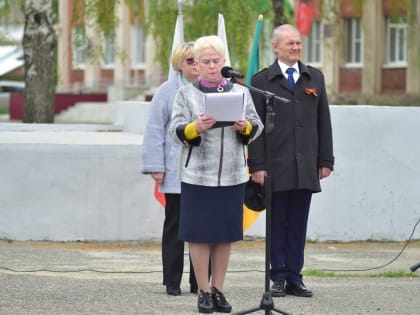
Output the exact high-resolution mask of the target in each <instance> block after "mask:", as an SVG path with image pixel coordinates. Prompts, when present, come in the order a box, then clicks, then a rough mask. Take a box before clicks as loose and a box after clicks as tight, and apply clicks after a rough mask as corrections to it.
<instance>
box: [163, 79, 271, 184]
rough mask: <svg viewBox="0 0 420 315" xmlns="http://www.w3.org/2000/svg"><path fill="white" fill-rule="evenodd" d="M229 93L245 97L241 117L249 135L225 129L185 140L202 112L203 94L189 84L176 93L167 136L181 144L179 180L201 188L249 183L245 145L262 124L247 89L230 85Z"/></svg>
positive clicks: (210, 131) (253, 137)
mask: <svg viewBox="0 0 420 315" xmlns="http://www.w3.org/2000/svg"><path fill="white" fill-rule="evenodd" d="M230 92H243V93H244V95H245V97H244V117H245V118H246V119H247V120H248V121H249V122H250V123H251V124H252V126H253V128H252V133H251V135H249V136H244V135H241V134H240V133H239V132H237V131H233V130H231V127H230V126H228V127H220V128H212V129H208V130H206V131H205V132H203V133H202V134H201V136H200V137H199V138H196V139H193V140H192V141H188V140H187V139H185V134H184V129H185V126H186V125H187V124H189V123H191V122H193V121H195V120H196V118H197V116H198V115H199V114H200V113H202V112H204V109H203V107H204V104H203V97H202V94H203V92H202V91H200V90H199V89H198V88H197V87H195V86H194V85H192V84H190V85H188V86H185V87H183V88H181V89H179V90H178V92H177V94H176V97H175V101H174V104H173V107H172V119H171V124H170V127H169V134H170V136H171V137H172V138H173V139H174V141H176V142H178V143H181V144H182V145H183V146H182V149H181V155H180V160H179V165H178V179H179V180H180V181H182V182H185V183H189V184H193V185H203V186H233V185H238V184H241V183H245V182H247V181H248V179H249V175H248V168H247V157H246V145H247V144H248V143H249V142H250V141H253V140H254V139H255V138H256V137H258V136H259V135H260V134H261V132H262V130H263V124H262V122H261V120H260V118H259V116H258V114H257V112H256V110H255V107H254V103H253V102H252V98H251V95H250V94H249V91H248V89H246V88H245V87H242V86H241V85H239V84H233V88H232V89H231V90H230V91H228V92H224V93H230ZM226 106H229V104H226Z"/></svg>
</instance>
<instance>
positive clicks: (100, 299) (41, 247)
mask: <svg viewBox="0 0 420 315" xmlns="http://www.w3.org/2000/svg"><path fill="white" fill-rule="evenodd" d="M403 246H404V243H317V244H308V245H307V250H306V262H305V270H306V271H308V270H309V269H315V270H352V271H346V272H334V275H306V276H305V283H306V285H307V286H308V287H310V288H311V289H312V290H313V291H314V296H313V297H312V298H299V297H294V296H286V297H282V298H273V304H274V307H275V308H276V309H277V310H279V311H282V312H284V313H288V314H319V315H328V314H340V315H342V314H343V315H344V314H369V315H372V314H410V315H414V314H420V277H419V276H420V269H419V270H417V272H416V273H411V274H410V270H409V267H410V266H412V265H414V264H415V263H417V262H420V241H415V242H410V243H408V246H407V247H406V249H405V250H404V251H403V252H402V254H401V255H400V257H399V258H398V259H396V260H395V261H394V262H392V263H391V264H389V265H388V266H386V267H384V268H379V269H374V270H369V271H354V270H360V269H368V268H374V267H378V266H382V265H384V264H387V263H388V262H389V261H391V260H392V259H393V258H395V257H396V256H397V255H398V254H399V252H400V251H401V249H402V247H403ZM264 248H265V243H264V241H261V240H247V241H243V242H240V243H237V244H235V246H234V248H233V250H232V255H231V261H230V264H229V270H228V274H227V278H226V281H225V288H224V292H225V295H226V296H227V298H228V300H229V301H230V302H231V304H232V305H233V312H237V313H243V312H244V311H245V310H248V309H250V308H258V307H259V305H260V302H261V299H262V296H263V293H264V284H265V273H264V266H265V263H264V261H265V249H264ZM186 257H187V255H186ZM185 266H186V267H185V270H186V271H188V264H187V259H186V262H185ZM384 272H403V273H405V274H406V276H404V277H403V276H400V277H371V276H369V275H372V274H376V275H378V274H380V273H384ZM338 275H339V276H338ZM407 275H408V276H407ZM410 275H411V276H410ZM181 289H182V290H183V292H182V295H181V296H168V295H166V293H165V291H164V286H162V272H161V257H160V247H159V244H158V243H157V242H152V241H150V242H147V243H144V242H143V243H118V244H116V243H83V242H82V243H54V242H7V241H0V314H1V315H9V314H11V315H18V314H19V315H20V314H31V315H32V314H124V315H129V314H197V296H196V295H194V294H191V293H189V285H188V276H187V275H185V276H184V279H183V282H182V288H181ZM265 313H266V312H265V311H264V310H259V311H256V312H252V314H265ZM276 313H278V312H273V314H276Z"/></svg>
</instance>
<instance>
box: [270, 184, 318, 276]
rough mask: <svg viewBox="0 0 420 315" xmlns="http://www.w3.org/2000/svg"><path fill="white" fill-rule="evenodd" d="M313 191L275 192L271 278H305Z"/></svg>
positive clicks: (272, 214) (272, 212)
mask: <svg viewBox="0 0 420 315" xmlns="http://www.w3.org/2000/svg"><path fill="white" fill-rule="evenodd" d="M311 198H312V192H311V191H309V190H293V191H281V192H273V197H272V203H271V205H272V206H271V207H272V210H271V252H270V253H271V271H270V277H271V280H273V281H276V280H287V281H290V282H297V281H301V280H302V274H301V270H302V268H303V263H304V250H305V243H306V228H307V224H308V216H309V207H310V204H311Z"/></svg>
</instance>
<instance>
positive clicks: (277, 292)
mask: <svg viewBox="0 0 420 315" xmlns="http://www.w3.org/2000/svg"><path fill="white" fill-rule="evenodd" d="M285 283H286V281H285V280H277V281H274V283H273V285H272V286H271V295H272V296H274V297H280V296H286V291H284V285H285Z"/></svg>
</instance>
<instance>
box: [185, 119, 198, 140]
mask: <svg viewBox="0 0 420 315" xmlns="http://www.w3.org/2000/svg"><path fill="white" fill-rule="evenodd" d="M184 135H185V138H187V140H192V139H195V138H198V137H199V136H200V134H199V133H198V132H197V129H196V128H195V122H192V123H189V124H188V125H187V126H185V129H184Z"/></svg>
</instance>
